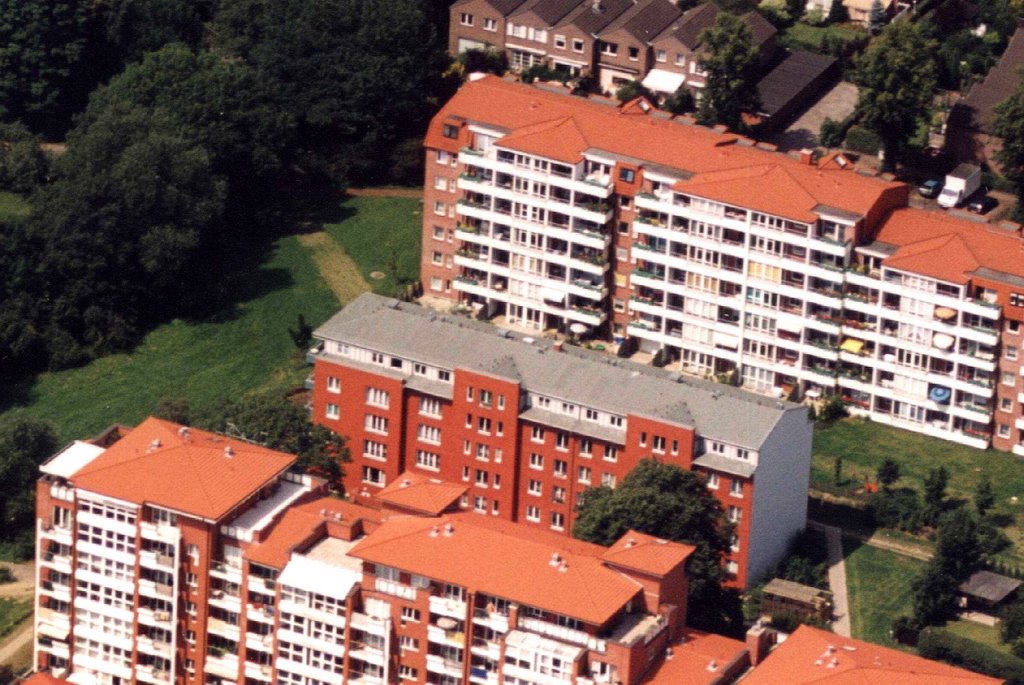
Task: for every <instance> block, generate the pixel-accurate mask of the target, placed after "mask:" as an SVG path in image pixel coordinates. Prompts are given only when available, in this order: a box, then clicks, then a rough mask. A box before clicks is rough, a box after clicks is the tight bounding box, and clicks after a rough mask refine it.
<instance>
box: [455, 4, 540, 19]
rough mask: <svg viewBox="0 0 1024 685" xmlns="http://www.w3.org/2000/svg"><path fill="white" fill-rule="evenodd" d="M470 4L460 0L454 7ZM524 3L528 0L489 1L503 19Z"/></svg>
mask: <svg viewBox="0 0 1024 685" xmlns="http://www.w3.org/2000/svg"><path fill="white" fill-rule="evenodd" d="M468 2H472V0H458V2H455V3H452V7H458V6H459V5H465V4H466V3H468ZM524 2H526V0H487V3H488V4H489V5H490V6H491V7H493V8H494V10H495V11H496V12H497V13H498V14H500V15H501V16H503V17H507V16H508V15H509V12H511V11H512V10H514V9H515V8H517V7H519V6H520V5H522V4H523V3H524Z"/></svg>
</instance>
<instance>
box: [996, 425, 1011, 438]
mask: <svg viewBox="0 0 1024 685" xmlns="http://www.w3.org/2000/svg"><path fill="white" fill-rule="evenodd" d="M998 430H999V437H1001V438H1008V437H1010V427H1009V426H1008V425H1007V424H1005V423H1001V424H999V429H998Z"/></svg>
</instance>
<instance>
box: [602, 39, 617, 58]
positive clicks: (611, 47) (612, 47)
mask: <svg viewBox="0 0 1024 685" xmlns="http://www.w3.org/2000/svg"><path fill="white" fill-rule="evenodd" d="M601 54H602V55H607V56H608V57H615V56H616V55H618V54H619V44H618V43H605V42H604V41H601Z"/></svg>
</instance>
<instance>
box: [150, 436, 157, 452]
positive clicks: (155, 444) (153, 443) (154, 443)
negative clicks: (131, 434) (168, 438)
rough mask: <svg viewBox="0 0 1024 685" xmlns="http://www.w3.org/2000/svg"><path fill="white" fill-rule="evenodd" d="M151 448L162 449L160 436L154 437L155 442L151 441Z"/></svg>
mask: <svg viewBox="0 0 1024 685" xmlns="http://www.w3.org/2000/svg"><path fill="white" fill-rule="evenodd" d="M149 449H151V450H158V449H160V438H154V439H153V442H151V443H149Z"/></svg>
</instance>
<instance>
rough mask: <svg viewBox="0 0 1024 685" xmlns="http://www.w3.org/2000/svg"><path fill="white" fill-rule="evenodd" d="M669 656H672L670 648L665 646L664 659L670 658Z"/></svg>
mask: <svg viewBox="0 0 1024 685" xmlns="http://www.w3.org/2000/svg"><path fill="white" fill-rule="evenodd" d="M671 658H672V648H671V647H666V648H665V659H666V660H668V659H671Z"/></svg>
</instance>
